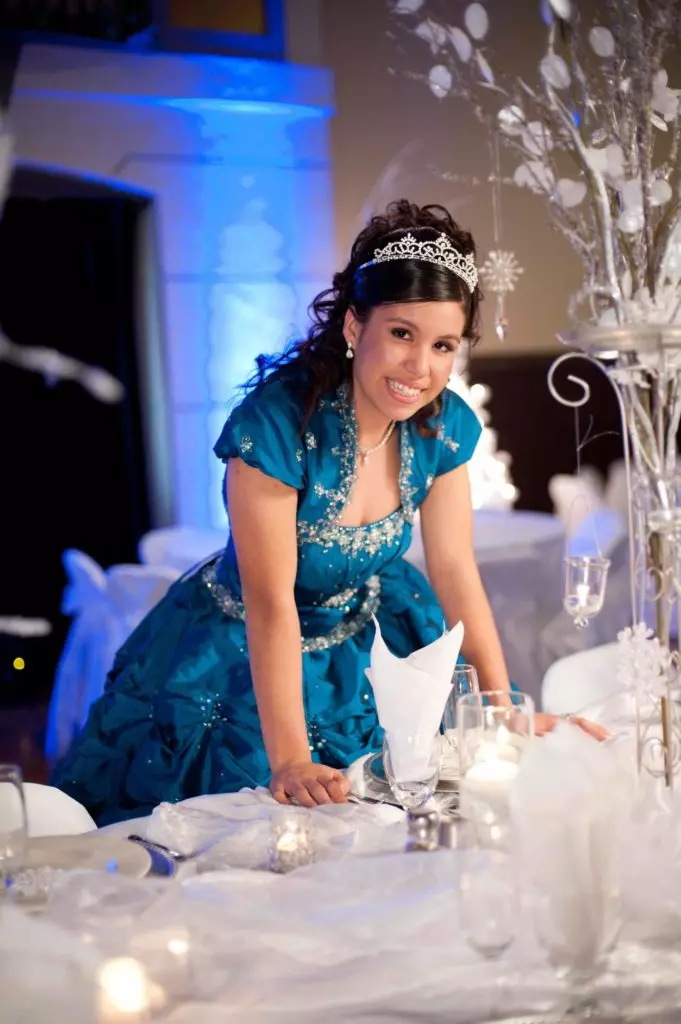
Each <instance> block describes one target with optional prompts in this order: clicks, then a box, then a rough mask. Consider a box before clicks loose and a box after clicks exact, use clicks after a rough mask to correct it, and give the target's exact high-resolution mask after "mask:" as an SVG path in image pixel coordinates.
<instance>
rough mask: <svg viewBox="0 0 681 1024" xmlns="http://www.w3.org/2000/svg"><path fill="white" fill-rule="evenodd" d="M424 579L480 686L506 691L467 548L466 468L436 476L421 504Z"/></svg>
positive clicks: (468, 500) (500, 658)
mask: <svg viewBox="0 0 681 1024" xmlns="http://www.w3.org/2000/svg"><path fill="white" fill-rule="evenodd" d="M420 515H421V532H422V535H423V548H424V552H425V555H426V565H427V568H428V576H429V578H430V582H431V584H432V586H433V589H434V590H435V593H436V594H437V597H438V600H439V601H440V604H441V605H442V608H443V610H444V613H445V617H446V619H447V624H448V626H449V627H450V628H451V627H452V626H454V625H455V624H456V623H457V622H459V621H461V622H463V625H464V643H463V651H462V653H463V655H464V657H465V658H466V661H468V662H470V663H471V664H472V665H475V667H476V668H477V671H478V676H479V679H480V686H481V688H482V689H483V690H509V689H510V683H509V678H508V671H507V669H506V663H505V661H504V655H503V653H502V650H501V643H500V641H499V636H498V633H497V629H496V626H495V624H494V618H493V616H492V610H491V608H490V606H489V601H488V600H487V595H486V594H485V589H484V587H483V585H482V580H481V579H480V573H479V571H478V567H477V564H476V561H475V553H474V550H473V508H472V505H471V490H470V483H469V479H468V468H467V466H465V465H463V466H458V467H457V468H456V469H453V470H450V472H449V473H444V474H443V475H442V476H438V477H436V479H435V482H434V483H433V486H432V487H431V489H430V493H429V494H428V497H427V498H426V500H425V501H424V502H423V504H422V506H421V513H420Z"/></svg>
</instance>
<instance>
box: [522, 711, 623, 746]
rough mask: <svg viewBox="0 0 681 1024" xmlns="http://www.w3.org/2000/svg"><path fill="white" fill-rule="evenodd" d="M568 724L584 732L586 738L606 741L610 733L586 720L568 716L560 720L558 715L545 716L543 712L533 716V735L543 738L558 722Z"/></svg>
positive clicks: (576, 716)
mask: <svg viewBox="0 0 681 1024" xmlns="http://www.w3.org/2000/svg"><path fill="white" fill-rule="evenodd" d="M565 721H567V722H570V723H571V724H572V725H576V726H577V728H578V729H581V730H582V732H585V733H586V734H587V736H592V737H593V739H595V740H599V742H600V741H601V740H607V739H608V738H609V736H610V733H609V732H608V730H607V729H605V728H604V727H603V726H602V725H598V724H597V723H596V722H590V721H589V720H588V719H587V718H580V717H579V716H578V715H570V716H568V717H567V718H561V717H560V716H559V715H546V714H544V713H543V712H539V713H538V714H536V715H535V716H534V734H535V736H545V735H546V733H547V732H551V730H552V729H555V727H556V725H557V724H558V722H565Z"/></svg>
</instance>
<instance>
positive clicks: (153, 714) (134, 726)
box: [53, 370, 481, 825]
mask: <svg viewBox="0 0 681 1024" xmlns="http://www.w3.org/2000/svg"><path fill="white" fill-rule="evenodd" d="M442 399H443V402H442V412H441V415H440V417H439V418H438V420H437V422H435V423H434V424H433V428H434V436H433V437H423V436H421V434H420V433H419V432H418V430H417V428H416V426H415V424H413V423H412V422H410V421H406V422H404V423H401V424H399V426H398V428H397V429H398V432H399V445H400V455H401V469H400V478H399V485H400V494H401V504H400V507H399V508H398V509H397V510H396V511H395V512H393V513H392V514H391V515H388V516H386V517H385V518H384V519H381V520H379V521H378V522H375V523H371V524H369V525H368V526H355V527H353V526H341V525H339V522H338V521H339V519H340V518H341V517H342V514H343V510H344V508H345V506H346V504H347V502H348V501H349V499H350V495H351V492H352V488H353V483H354V479H355V467H356V458H357V430H356V425H355V417H354V410H353V405H352V400H351V398H350V396H349V393H348V390H347V388H346V387H345V386H342V387H341V388H340V390H339V391H338V392H337V393H336V394H331V395H328V396H326V397H324V398H322V399H320V401H319V403H318V405H317V407H316V409H315V411H314V412H313V414H312V416H311V417H310V419H309V420H308V422H307V423H306V425H305V427H304V429H303V428H302V427H301V424H302V422H303V420H304V410H305V397H304V394H301V393H300V389H299V387H298V386H297V385H296V382H295V378H294V376H293V375H292V373H291V371H290V370H289V371H286V370H284V371H281V370H280V371H278V372H277V373H276V374H274V375H273V376H271V377H269V378H268V379H267V380H266V381H265V382H264V383H263V384H260V385H258V387H257V388H255V389H254V390H253V391H251V392H250V393H249V394H248V395H247V396H246V397H245V398H244V400H243V401H242V402H241V404H240V405H239V406H238V407H237V408H236V409H235V410H234V412H233V413H232V414H231V416H230V417H229V419H228V421H227V423H226V424H225V427H224V429H223V431H222V434H221V435H220V438H219V440H218V442H217V444H216V446H215V452H216V454H217V455H218V457H219V458H220V459H222V460H223V461H224V462H225V463H226V462H227V461H228V460H229V459H232V458H237V457H238V458H240V459H242V460H243V461H244V462H246V463H248V464H249V465H251V466H255V467H256V468H257V469H259V470H261V471H262V472H263V473H266V474H267V475H268V476H271V477H275V478H276V479H278V480H281V481H282V482H283V483H285V484H287V485H288V486H289V487H293V488H295V489H296V491H297V492H298V520H297V534H298V570H297V576H296V582H295V599H296V604H297V607H298V612H299V615H300V626H301V634H302V641H301V642H302V649H303V659H302V660H303V693H304V703H305V712H306V719H307V729H308V736H309V741H310V750H311V751H312V756H313V758H314V760H315V761H321V762H323V763H324V764H327V765H331V766H333V767H338V768H343V767H345V766H347V765H350V764H352V762H353V761H355V760H356V759H357V758H358V757H360V756H361V755H362V754H366V753H368V752H369V751H374V750H377V749H379V748H380V745H381V742H382V733H381V729H380V726H379V724H378V719H377V716H376V706H375V703H374V698H373V693H372V690H371V686H370V684H369V681H368V680H367V677H366V675H365V669H366V668H367V667H368V665H369V652H370V649H371V644H372V640H373V636H374V628H373V625H372V621H371V618H372V615H376V616H377V618H378V621H379V623H380V626H381V630H382V632H383V636H384V637H385V639H386V642H387V643H388V644H389V646H390V647H391V648H392V650H393V651H394V652H395V653H396V654H397V655H399V656H401V657H405V656H406V655H408V654H410V653H411V652H412V651H414V650H416V649H417V648H419V647H422V646H424V645H425V644H428V643H430V642H431V641H432V640H434V639H436V637H438V636H439V635H440V634H441V633H442V629H443V625H444V618H443V613H442V610H441V608H440V606H439V604H438V602H437V599H436V597H435V595H434V593H433V591H432V590H431V588H430V586H429V585H428V583H427V582H426V580H425V579H424V577H423V576H422V575H421V574H420V573H419V572H418V571H417V570H416V569H414V568H413V566H411V565H410V564H409V563H408V562H406V561H405V559H404V554H405V552H406V551H407V549H408V547H409V543H410V538H411V530H412V522H413V519H414V513H415V512H416V510H417V509H418V507H419V505H420V504H421V503H422V502H423V500H424V499H425V497H426V495H427V494H428V491H429V489H430V487H431V486H432V484H433V481H434V480H435V478H436V477H437V476H439V475H440V474H442V473H447V472H449V471H450V470H452V469H454V468H455V467H457V466H460V465H461V464H462V463H464V462H466V461H467V460H468V459H470V457H471V455H472V454H473V451H474V449H475V445H476V443H477V441H478V438H479V436H480V430H481V428H480V424H479V422H478V419H477V417H476V416H475V414H474V413H473V411H472V410H471V409H470V408H469V406H468V405H467V404H466V403H465V402H464V401H463V399H461V398H460V397H459V396H458V395H456V394H455V393H453V392H451V391H445V392H444V393H443V395H442ZM245 618H246V613H245V609H244V605H243V601H242V598H241V586H240V582H239V570H238V565H237V558H236V553H235V550H234V545H233V543H232V540H231V538H230V539H229V541H228V544H227V547H226V549H225V551H224V552H222V553H221V554H220V555H219V556H217V557H215V558H212V559H210V560H209V561H208V562H206V563H203V564H202V565H200V566H197V567H196V568H195V569H193V570H192V571H191V572H189V573H188V574H187V575H186V576H184V577H183V578H182V579H181V580H179V581H178V582H177V583H175V584H174V585H173V586H172V587H171V588H170V590H169V591H168V593H167V595H166V596H165V597H164V598H163V600H162V601H160V603H159V604H158V605H156V607H155V608H153V609H152V611H151V612H150V613H149V614H148V615H147V617H146V618H145V619H144V621H143V622H142V623H141V624H140V625H139V626H138V627H137V629H136V630H135V632H134V633H133V634H132V636H131V637H130V638H129V640H128V641H127V642H126V643H125V644H124V646H123V647H122V648H121V650H120V651H119V653H118V655H117V657H116V659H115V662H114V666H113V669H112V670H111V672H110V674H109V678H108V681H107V685H106V689H105V692H104V695H103V696H102V697H101V698H100V699H99V700H98V701H96V702H95V704H93V706H92V708H91V710H90V714H89V717H88V720H87V722H86V724H85V725H84V727H83V729H82V731H81V732H80V734H79V735H78V737H77V738H76V740H75V741H74V743H73V746H72V747H71V749H70V750H69V752H68V753H67V755H66V756H65V758H64V759H63V760H62V761H61V762H60V763H59V764H58V765H57V767H56V769H55V772H54V778H53V783H54V784H55V785H57V786H58V787H59V788H60V789H63V790H64V791H65V792H67V793H69V794H70V795H71V796H72V797H74V798H75V799H76V800H78V801H79V802H80V803H82V804H84V805H85V806H86V807H87V808H88V810H89V811H90V813H91V814H92V815H93V817H94V818H95V820H96V821H97V822H98V823H99V824H100V825H103V824H106V823H109V822H112V821H117V820H121V819H124V818H128V817H134V816H137V815H143V814H148V813H150V812H151V810H152V809H153V808H154V807H155V806H156V805H157V804H159V803H160V802H161V801H177V800H184V799H186V798H188V797H192V796H197V795H198V794H202V793H221V792H234V791H236V790H239V789H241V788H242V787H244V786H264V785H267V783H268V781H269V778H270V769H269V766H268V762H267V754H266V752H265V749H264V746H263V741H262V735H261V731H260V724H259V719H258V712H257V708H256V702H255V695H254V691H253V684H252V680H251V674H250V669H249V661H248V649H247V643H246V628H245Z"/></svg>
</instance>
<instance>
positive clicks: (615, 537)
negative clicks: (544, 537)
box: [568, 508, 628, 558]
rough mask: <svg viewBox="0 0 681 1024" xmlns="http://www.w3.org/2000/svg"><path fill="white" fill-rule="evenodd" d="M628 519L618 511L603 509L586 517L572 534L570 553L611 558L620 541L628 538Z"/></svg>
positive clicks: (569, 540)
mask: <svg viewBox="0 0 681 1024" xmlns="http://www.w3.org/2000/svg"><path fill="white" fill-rule="evenodd" d="M627 533H628V525H627V521H626V519H625V518H624V517H623V516H622V515H621V514H620V513H619V512H617V511H615V510H614V509H610V508H601V509H598V510H597V511H595V512H590V513H589V514H588V515H587V516H585V517H584V518H583V519H582V520H581V521H580V523H579V525H578V526H576V527H575V529H574V530H572V532H571V533H570V537H569V539H568V551H569V553H570V554H571V555H579V556H582V557H584V556H589V557H592V558H595V557H597V556H599V555H602V556H603V557H604V558H609V557H610V555H611V554H612V553H613V551H614V550H615V549H616V548H617V547H618V545H619V543H620V541H621V540H622V539H623V538H625V537H626V536H627Z"/></svg>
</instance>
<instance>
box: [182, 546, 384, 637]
mask: <svg viewBox="0 0 681 1024" xmlns="http://www.w3.org/2000/svg"><path fill="white" fill-rule="evenodd" d="M219 566H220V559H219V558H218V559H215V560H214V561H212V562H208V564H207V565H204V566H203V567H202V568H201V569H200V570H199V571H200V573H201V579H202V580H203V582H204V584H205V586H206V587H207V589H208V591H209V592H210V594H211V596H212V597H213V599H214V600H215V602H216V604H217V605H218V608H220V610H221V611H223V612H224V614H225V615H226V616H227V617H228V618H230V619H237V620H238V621H239V622H245V621H246V609H245V607H244V603H243V601H241V600H239V598H237V597H235V596H234V595H233V594H232V593H231V591H229V590H228V588H227V587H225V586H224V584H222V583H220V582H219V581H218V570H219ZM363 590H364V595H363V597H362V601H361V603H360V606H359V608H358V609H357V611H356V612H355V613H354V614H353V615H350V616H348V618H347V619H344V620H343V621H342V622H339V623H338V624H337V625H335V626H334V627H333V629H331V630H329V632H328V633H324V634H322V635H321V636H312V637H302V640H301V648H302V651H303V653H304V654H305V653H308V652H309V651H326V650H328V649H329V648H330V647H335V646H336V645H337V644H342V643H344V642H345V641H346V640H347V639H349V637H351V636H355V635H356V634H357V633H359V632H361V630H363V629H364V627H365V626H366V625H367V624H368V623H369V622H370V621H371V617H372V616H373V615H375V614H376V612H377V611H378V607H379V604H380V595H381V581H380V579H379V577H378V576H370V577H369V579H368V580H367V582H366V584H365V586H364V587H363ZM359 593H360V591H359V590H353V591H349V590H348V591H344V592H343V593H342V595H341V594H336V595H333V597H332V598H329V601H335V600H336V599H337V598H338V597H341V596H342V597H343V598H344V600H343V605H345V604H347V603H348V601H351V600H353V599H354V598H355V597H357V596H358V594H359ZM322 607H327V608H334V607H337V605H335V604H325V605H322Z"/></svg>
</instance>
